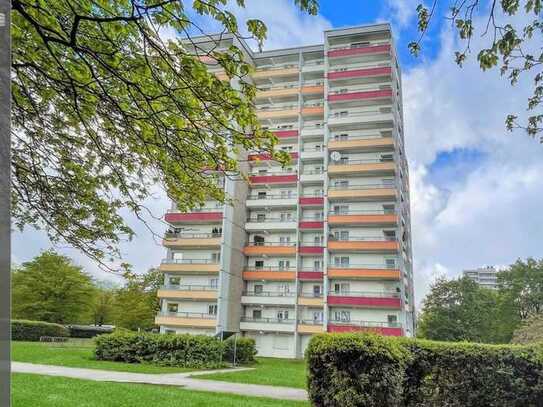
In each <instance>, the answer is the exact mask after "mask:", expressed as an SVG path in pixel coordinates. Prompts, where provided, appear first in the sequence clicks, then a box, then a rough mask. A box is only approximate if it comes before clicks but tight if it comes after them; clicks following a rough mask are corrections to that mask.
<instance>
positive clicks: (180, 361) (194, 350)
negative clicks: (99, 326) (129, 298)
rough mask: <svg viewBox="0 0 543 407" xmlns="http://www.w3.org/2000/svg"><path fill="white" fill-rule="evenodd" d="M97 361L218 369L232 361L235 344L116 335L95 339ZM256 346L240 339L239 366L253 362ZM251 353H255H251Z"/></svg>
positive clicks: (199, 337)
mask: <svg viewBox="0 0 543 407" xmlns="http://www.w3.org/2000/svg"><path fill="white" fill-rule="evenodd" d="M95 342H96V349H95V356H96V358H97V359H98V360H111V361H121V362H128V363H145V362H148V363H156V364H159V365H164V366H177V367H188V368H218V367H223V366H224V365H225V364H226V362H227V361H229V360H232V359H231V356H232V355H233V353H232V350H233V341H231V340H227V341H224V342H221V341H220V340H219V339H217V338H215V337H212V336H207V335H189V334H181V335H175V334H166V335H163V334H153V333H134V332H123V331H121V332H115V333H113V334H106V335H100V336H98V337H97V338H96V339H95ZM254 348H255V343H254V341H251V340H249V339H248V340H245V339H243V340H241V339H240V338H238V343H237V349H236V356H237V361H238V362H239V363H247V362H251V361H253V360H254V355H255V354H256V351H255V350H254ZM251 349H252V350H251Z"/></svg>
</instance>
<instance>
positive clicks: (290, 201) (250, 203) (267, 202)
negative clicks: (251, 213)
mask: <svg viewBox="0 0 543 407" xmlns="http://www.w3.org/2000/svg"><path fill="white" fill-rule="evenodd" d="M297 204H298V198H266V199H248V200H247V201H246V206H247V207H248V208H263V207H274V208H284V207H288V206H296V205H297Z"/></svg>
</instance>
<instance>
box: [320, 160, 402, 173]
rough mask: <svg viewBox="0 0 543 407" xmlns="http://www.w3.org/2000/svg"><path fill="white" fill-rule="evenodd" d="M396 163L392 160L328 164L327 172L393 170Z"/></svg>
mask: <svg viewBox="0 0 543 407" xmlns="http://www.w3.org/2000/svg"><path fill="white" fill-rule="evenodd" d="M395 170H396V164H395V163H394V162H385V163H364V164H344V165H329V166H328V173H329V174H350V173H357V172H394V171H395Z"/></svg>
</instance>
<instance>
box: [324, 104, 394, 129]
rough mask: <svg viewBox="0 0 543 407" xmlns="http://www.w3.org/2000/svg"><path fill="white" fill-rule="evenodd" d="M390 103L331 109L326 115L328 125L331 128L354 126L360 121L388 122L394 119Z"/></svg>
mask: <svg viewBox="0 0 543 407" xmlns="http://www.w3.org/2000/svg"><path fill="white" fill-rule="evenodd" d="M395 118H396V116H395V114H394V113H393V112H392V108H391V107H390V105H385V106H382V107H379V106H369V107H366V108H357V109H352V110H342V111H333V112H331V113H330V115H329V116H328V126H329V127H330V128H331V129H333V128H356V127H358V126H359V125H360V123H362V122H364V123H379V124H381V123H389V122H393V121H394V120H395Z"/></svg>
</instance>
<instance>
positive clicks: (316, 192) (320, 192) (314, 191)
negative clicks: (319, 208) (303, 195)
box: [313, 189, 324, 197]
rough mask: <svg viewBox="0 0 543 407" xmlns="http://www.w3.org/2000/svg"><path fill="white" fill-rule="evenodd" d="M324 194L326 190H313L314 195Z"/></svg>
mask: <svg viewBox="0 0 543 407" xmlns="http://www.w3.org/2000/svg"><path fill="white" fill-rule="evenodd" d="M323 195H324V190H323V189H315V190H313V196H317V197H318V196H323Z"/></svg>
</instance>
